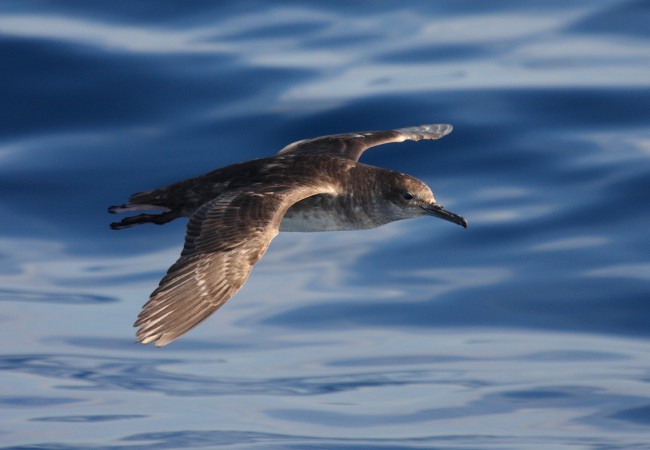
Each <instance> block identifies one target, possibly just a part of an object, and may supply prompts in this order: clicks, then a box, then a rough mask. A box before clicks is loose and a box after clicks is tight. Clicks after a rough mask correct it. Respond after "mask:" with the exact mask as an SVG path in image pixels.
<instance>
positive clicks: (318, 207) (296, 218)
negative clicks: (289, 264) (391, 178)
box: [280, 194, 384, 232]
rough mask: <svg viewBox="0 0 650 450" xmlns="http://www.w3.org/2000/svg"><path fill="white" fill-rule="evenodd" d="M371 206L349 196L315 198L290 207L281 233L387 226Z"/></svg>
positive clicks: (318, 196)
mask: <svg viewBox="0 0 650 450" xmlns="http://www.w3.org/2000/svg"><path fill="white" fill-rule="evenodd" d="M368 206H369V205H361V204H357V203H356V202H354V200H353V199H351V198H349V197H346V196H338V197H337V196H331V195H325V194H323V195H315V196H313V197H308V198H306V199H304V200H302V201H300V202H298V203H296V204H295V205H293V206H292V207H291V208H289V210H288V211H287V212H286V214H285V215H284V218H283V219H282V223H281V224H280V231H308V232H310V231H342V230H365V229H368V228H375V227H378V226H379V225H383V224H384V222H378V221H377V220H376V218H375V216H374V215H373V214H372V213H371V211H370V210H369V208H368Z"/></svg>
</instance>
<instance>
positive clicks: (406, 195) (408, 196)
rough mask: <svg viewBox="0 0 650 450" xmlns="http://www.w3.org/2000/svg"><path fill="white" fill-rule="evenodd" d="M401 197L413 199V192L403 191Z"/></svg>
mask: <svg viewBox="0 0 650 450" xmlns="http://www.w3.org/2000/svg"><path fill="white" fill-rule="evenodd" d="M402 198H403V199H404V200H413V194H411V193H410V192H405V193H404V194H402Z"/></svg>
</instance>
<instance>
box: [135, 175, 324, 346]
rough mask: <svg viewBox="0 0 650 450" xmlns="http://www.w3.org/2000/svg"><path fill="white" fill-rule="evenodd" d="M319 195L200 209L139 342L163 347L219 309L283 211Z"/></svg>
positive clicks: (238, 194) (301, 191)
mask: <svg viewBox="0 0 650 450" xmlns="http://www.w3.org/2000/svg"><path fill="white" fill-rule="evenodd" d="M317 193H322V189H319V190H316V189H315V188H313V187H309V186H295V187H291V186H271V187H264V188H263V189H262V190H260V191H254V190H250V189H240V190H234V191H231V192H227V193H224V194H222V195H220V196H219V197H217V198H216V199H214V200H212V201H210V202H208V203H206V204H205V205H203V206H202V207H200V208H199V209H198V210H197V211H196V212H195V213H194V214H193V215H192V216H191V217H190V221H189V223H188V225H187V234H186V237H185V246H184V248H183V251H182V253H181V256H180V258H179V259H178V261H176V263H174V265H172V266H171V267H170V268H169V270H168V271H167V275H165V276H164V277H163V279H162V280H161V281H160V285H159V286H158V288H157V289H156V290H155V291H153V293H152V294H151V297H150V298H149V301H148V302H147V303H146V304H145V305H144V308H143V309H142V311H141V312H140V315H139V316H138V320H137V321H136V323H135V325H134V326H136V327H139V329H138V332H137V338H138V341H140V342H141V343H143V344H149V343H151V342H155V343H156V346H158V347H160V346H163V345H167V344H169V343H170V342H171V341H173V340H174V339H176V338H178V337H179V336H181V335H183V334H185V333H186V332H188V331H189V330H190V329H192V328H194V327H195V326H196V325H198V324H199V323H200V322H202V321H203V320H205V319H206V318H207V317H208V316H209V315H210V314H212V313H213V312H215V311H216V310H217V309H219V308H220V307H221V306H222V305H223V304H224V303H225V302H226V301H227V300H228V299H229V298H230V297H232V296H233V295H234V294H235V293H236V292H237V291H238V290H239V289H240V288H241V287H242V286H243V285H244V282H245V281H246V279H247V278H248V275H249V273H250V271H251V269H252V268H253V265H254V264H255V263H256V262H257V261H258V260H259V259H260V258H261V257H262V256H263V255H264V253H265V252H266V249H267V247H268V246H269V244H270V243H271V240H272V239H273V238H274V237H275V236H276V235H277V234H278V231H279V227H280V222H281V221H282V217H283V216H284V214H285V212H286V211H287V209H288V208H289V207H290V206H291V205H293V204H294V203H296V202H297V201H300V200H302V199H304V198H306V197H309V196H311V195H314V194H317Z"/></svg>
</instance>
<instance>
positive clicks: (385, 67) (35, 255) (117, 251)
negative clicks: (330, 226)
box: [0, 0, 650, 450]
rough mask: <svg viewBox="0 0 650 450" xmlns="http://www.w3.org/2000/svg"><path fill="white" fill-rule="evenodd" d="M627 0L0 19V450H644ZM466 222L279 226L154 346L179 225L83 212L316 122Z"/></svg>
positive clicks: (29, 11)
mask: <svg viewBox="0 0 650 450" xmlns="http://www.w3.org/2000/svg"><path fill="white" fill-rule="evenodd" d="M649 23H650V4H649V3H648V2H647V1H631V0H588V1H587V0H585V1H574V2H566V1H555V0H551V1H548V0H546V1H529V2H519V1H499V2H496V1H481V2H468V1H458V0H449V1H437V2H429V1H424V0H421V1H411V2H396V1H374V2H330V1H327V2H325V1H305V0H302V1H290V0H282V1H276V2H255V1H252V2H239V1H237V2H234V1H233V2H227V1H220V2H212V1H191V2H180V1H177V2H171V1H169V2H159V1H137V2H133V1H126V0H124V1H117V0H112V1H110V2H88V1H85V0H77V1H72V0H70V1H66V2H49V1H38V0H4V1H3V2H2V3H0V60H1V61H2V67H3V69H2V70H1V71H0V94H1V98H2V100H1V101H0V108H1V115H0V117H1V118H2V120H0V217H1V220H0V305H1V306H2V309H0V342H2V347H1V349H0V386H1V388H0V448H1V449H18V448H21V449H66V450H67V449H75V450H76V449H89V448H94V449H176V448H178V449H191V448H221V447H223V448H233V449H235V448H237V449H239V448H241V449H244V448H260V449H262V448H263V449H309V448H314V449H315V448H319V449H320V448H328V449H334V448H336V449H375V448H379V449H407V448H413V449H415V448H418V449H420V448H430V449H464V450H468V449H513V450H515V449H517V450H521V449H526V450H529V449H530V450H537V449H551V448H552V449H571V450H576V449H650V256H649V255H650V232H649V230H650V207H649V205H650V27H649V26H648V24H649ZM422 123H451V124H453V125H454V132H453V133H452V134H451V135H450V136H448V137H445V138H444V139H442V140H440V141H435V142H432V141H426V142H418V143H415V142H405V143H402V144H392V145H389V146H383V147H378V148H376V149H373V150H372V151H369V152H367V153H366V154H365V155H364V156H363V162H365V163H369V164H374V165H378V166H382V167H387V168H392V169H396V170H401V171H404V172H408V173H410V174H412V175H414V176H416V177H418V178H420V179H422V180H424V181H426V182H427V183H428V184H429V185H430V186H431V187H432V189H433V191H434V192H435V194H436V197H437V198H438V200H439V201H440V202H441V203H442V204H444V205H445V206H446V207H447V208H448V209H450V210H452V211H454V212H457V213H459V214H462V215H463V216H465V217H466V218H467V219H468V221H469V224H470V226H469V229H467V230H463V229H462V228H461V227H457V226H454V225H452V224H449V223H447V222H443V221H439V220H434V219H431V218H422V219H418V220H412V221H405V222H397V223H393V224H391V225H388V226H385V227H381V228H378V229H375V230H369V231H358V232H356V231H355V232H340V233H282V234H281V235H280V236H278V237H277V238H276V239H275V240H274V241H273V243H272V244H271V246H270V249H269V252H268V253H267V255H266V256H265V258H264V259H263V260H262V261H261V262H260V263H259V264H258V265H257V266H256V267H255V269H254V271H253V275H252V276H251V278H250V279H249V281H248V283H247V284H246V285H245V286H244V288H243V289H242V290H241V291H240V292H239V293H238V294H237V296H236V297H235V298H234V299H232V300H231V301H229V302H228V303H227V304H226V306H224V307H223V308H222V309H221V310H219V312H218V313H217V314H215V315H214V316H213V317H211V318H210V319H209V320H208V321H206V322H205V323H204V324H202V325H201V326H200V327H199V328H197V329H195V330H193V331H192V332H191V333H189V334H188V335H187V336H185V337H183V338H182V339H180V340H179V341H177V342H174V343H173V344H171V345H169V346H168V347H165V348H162V349H156V348H152V347H150V346H141V345H139V344H136V343H135V342H134V336H133V333H134V330H133V328H132V327H131V324H132V323H133V321H134V320H135V317H136V316H137V314H138V312H139V310H140V308H141V306H142V304H143V303H144V302H145V301H146V299H147V298H148V295H149V293H150V292H151V291H152V290H153V288H154V287H155V286H157V283H158V281H159V279H160V278H161V276H162V275H163V274H164V273H165V271H166V269H167V267H168V266H169V265H170V264H171V263H172V262H173V261H175V259H176V258H177V256H178V253H179V252H180V249H181V246H182V243H183V235H184V228H185V223H186V220H178V221H176V222H173V223H171V224H168V225H166V226H164V227H154V226H142V227H137V228H131V229H128V230H124V231H119V232H118V231H112V230H110V229H109V228H108V223H109V222H110V221H112V220H114V218H115V217H114V216H109V215H108V214H107V213H106V207H107V206H109V205H113V204H119V203H122V202H124V201H125V200H126V199H127V197H128V195H129V194H131V193H133V192H136V191H142V190H146V189H150V188H154V187H159V186H163V185H165V184H168V183H171V182H173V181H177V180H179V179H183V178H187V177H190V176H194V175H199V174H201V173H204V172H207V171H209V170H212V169H214V168H216V167H220V166H223V165H227V164H230V163H234V162H239V161H243V160H248V159H252V158H257V157H262V156H267V155H271V154H273V153H274V152H276V151H277V150H278V149H280V148H282V147H283V146H285V145H287V144H288V143H290V142H293V141H295V140H299V139H304V138H308V137H313V136H319V135H324V134H332V133H338V132H345V131H360V130H373V129H391V128H396V127H404V126H411V125H417V124H422Z"/></svg>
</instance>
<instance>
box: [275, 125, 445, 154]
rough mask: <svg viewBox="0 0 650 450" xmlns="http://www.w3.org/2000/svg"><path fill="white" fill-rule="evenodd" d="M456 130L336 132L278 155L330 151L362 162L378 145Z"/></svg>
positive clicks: (438, 127)
mask: <svg viewBox="0 0 650 450" xmlns="http://www.w3.org/2000/svg"><path fill="white" fill-rule="evenodd" d="M452 130H453V127H452V126H451V125H448V124H432V125H420V126H418V127H408V128H398V129H397V130H388V131H364V132H359V133H345V134H333V135H331V136H321V137H317V138H312V139H304V140H302V141H297V142H294V143H293V144H289V145H287V146H286V147H284V148H283V149H282V150H280V151H279V152H278V155H284V154H287V153H304V154H311V155H313V154H327V155H339V156H343V157H345V158H350V159H352V160H354V161H358V160H359V158H360V157H361V154H362V153H363V152H365V151H366V150H367V149H369V148H370V147H374V146H376V145H381V144H388V143H391V142H404V141H406V140H411V141H419V140H421V139H440V138H441V137H443V136H446V135H448V134H449V133H451V131H452Z"/></svg>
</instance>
